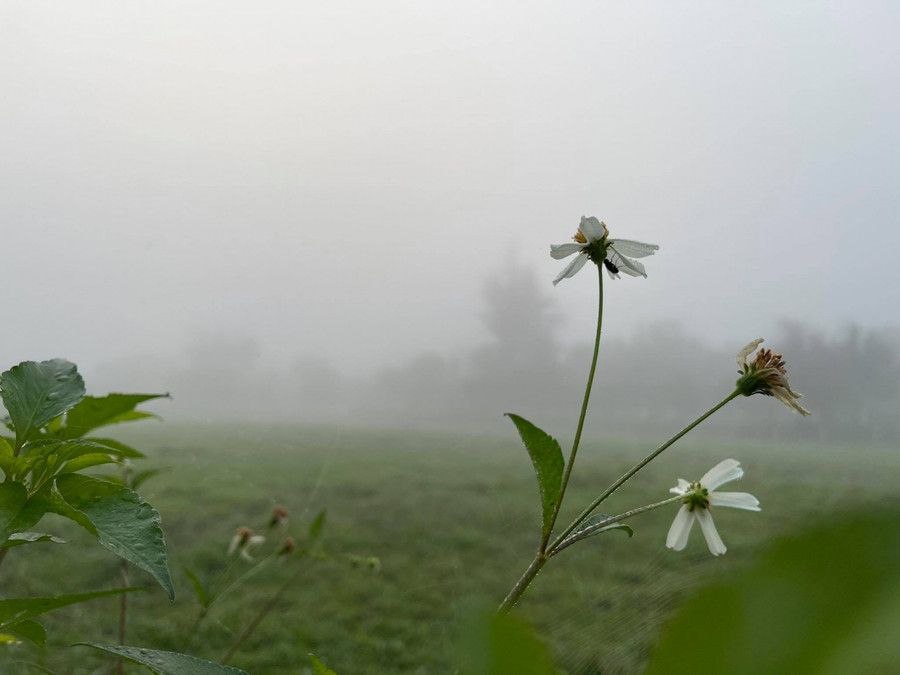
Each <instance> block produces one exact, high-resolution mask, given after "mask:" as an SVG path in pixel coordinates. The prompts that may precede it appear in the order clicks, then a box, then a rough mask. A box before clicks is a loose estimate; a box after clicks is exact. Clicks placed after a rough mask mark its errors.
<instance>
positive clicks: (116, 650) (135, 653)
mask: <svg viewBox="0 0 900 675" xmlns="http://www.w3.org/2000/svg"><path fill="white" fill-rule="evenodd" d="M79 645H80V646H83V647H93V648H94V649H100V650H102V651H105V652H109V653H110V654H115V655H116V656H121V657H122V658H123V659H127V660H129V661H133V662H134V663H139V664H141V665H142V666H147V668H149V669H150V670H152V671H153V672H154V673H156V674H157V675H247V673H246V672H244V671H243V670H238V669H237V668H231V667H230V666H220V665H218V664H217V663H213V662H211V661H204V660H203V659H198V658H195V657H193V656H187V655H186V654H176V653H175V652H160V651H157V650H155V649H144V648H142V647H116V646H113V645H100V644H95V643H91V642H80V643H79Z"/></svg>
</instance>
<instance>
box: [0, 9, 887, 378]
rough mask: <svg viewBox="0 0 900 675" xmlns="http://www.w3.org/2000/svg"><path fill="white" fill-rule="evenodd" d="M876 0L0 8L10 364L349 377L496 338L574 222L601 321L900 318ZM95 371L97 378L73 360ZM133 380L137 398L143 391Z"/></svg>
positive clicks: (750, 323)
mask: <svg viewBox="0 0 900 675" xmlns="http://www.w3.org/2000/svg"><path fill="white" fill-rule="evenodd" d="M898 31H900V7H898V5H897V4H895V3H890V2H843V3H807V2H789V3H785V2H766V3H752V4H747V3H737V2H722V3H699V2H698V3H687V2H679V3H665V2H659V3H619V2H596V1H590V2H568V3H530V2H511V3H500V2H492V3H461V2H437V1H433V2H377V3H371V2H340V3H325V2H269V3H238V2H223V1H221V0H216V1H215V2H187V3H186V2H153V3H119V2H78V3H35V2H11V1H9V0H4V1H3V2H0V85H2V92H3V93H2V96H0V148H2V150H0V177H2V180H0V224H2V225H0V227H2V234H3V236H2V243H3V265H2V268H0V270H2V271H0V281H2V284H3V291H4V300H5V302H4V305H5V312H4V317H5V320H4V322H3V323H4V325H3V339H2V341H0V344H2V349H0V356H2V357H3V358H4V359H5V360H4V364H3V367H4V368H5V367H7V366H8V365H12V364H13V363H15V362H18V361H19V360H24V359H44V358H51V357H57V356H60V357H65V358H68V359H70V360H73V361H76V362H77V363H79V364H80V365H81V366H82V370H83V371H85V372H86V374H87V375H89V373H90V371H91V369H92V368H99V367H101V366H103V365H104V364H109V363H114V362H116V361H117V360H120V359H125V358H132V357H136V356H148V357H153V358H154V359H157V360H159V359H165V358H167V356H168V355H172V354H176V353H183V352H184V350H185V349H187V348H188V347H187V346H188V345H196V344H197V342H198V340H201V341H202V338H203V336H216V337H223V336H224V337H226V338H229V337H230V338H232V339H234V340H236V341H237V342H238V343H240V344H244V342H243V341H249V342H248V344H251V345H253V349H255V350H257V351H258V357H259V360H260V363H265V364H269V365H273V364H274V365H277V364H279V363H289V362H294V361H296V360H297V359H298V358H309V357H312V356H315V357H321V358H324V359H326V360H328V361H330V362H332V363H333V364H334V365H335V367H336V368H338V369H339V370H340V371H341V372H344V373H352V372H371V371H374V370H375V369H377V368H379V367H382V366H384V365H385V364H390V363H397V362H401V361H404V360H406V359H408V358H409V357H410V355H412V354H416V353H420V352H427V351H433V352H437V353H450V352H453V351H454V350H457V349H460V348H463V347H466V346H471V345H473V344H477V343H478V342H479V341H481V340H483V339H484V337H485V326H484V322H483V321H482V318H483V315H482V313H481V310H482V304H481V297H482V289H483V287H484V284H485V280H486V279H488V278H489V277H491V276H492V275H494V274H496V273H497V272H498V271H501V270H503V269H504V266H505V265H509V264H511V263H510V261H512V262H513V263H514V264H516V265H526V266H530V267H533V268H535V269H537V270H538V271H539V273H540V275H541V277H542V278H544V279H546V284H547V287H548V292H549V293H550V295H551V298H552V300H553V302H554V303H555V304H556V306H557V308H556V311H557V312H558V315H559V317H560V321H561V330H562V332H563V335H564V336H568V337H569V338H570V339H569V341H570V342H576V341H583V340H586V339H589V338H590V335H591V334H592V331H593V321H594V311H595V310H594V303H595V296H596V287H595V284H596V282H595V275H594V273H593V271H592V270H586V271H583V272H582V273H581V274H579V275H578V276H576V277H575V278H573V279H570V280H566V281H564V282H562V283H561V284H560V285H559V286H558V287H556V288H551V287H550V282H551V280H552V279H553V277H554V276H555V275H556V274H557V272H558V271H559V269H560V268H561V263H560V262H558V261H553V260H551V259H550V257H549V255H548V250H549V244H550V243H562V242H564V241H567V240H568V239H569V237H571V236H572V234H573V233H574V232H575V228H576V226H577V225H578V222H579V219H580V217H581V216H582V215H596V216H597V217H599V218H601V219H603V220H604V221H605V222H606V223H607V225H609V227H610V230H611V233H612V236H613V237H622V238H631V239H638V240H642V241H648V242H653V243H657V244H659V245H660V251H659V253H658V255H656V256H655V257H653V258H650V259H648V260H647V261H646V262H647V269H648V272H649V278H648V279H646V280H644V279H631V278H624V279H622V280H621V281H618V282H615V283H614V284H607V294H606V295H607V309H606V317H607V322H606V330H607V334H608V335H610V336H611V337H613V338H622V337H627V336H628V335H634V334H635V333H636V332H637V331H640V330H641V327H643V326H648V325H652V324H653V323H654V322H657V321H659V320H663V319H680V320H681V321H683V322H684V323H685V324H686V325H688V326H689V327H690V330H691V332H692V333H694V334H700V335H704V336H707V337H708V339H710V340H711V341H713V342H716V343H721V344H723V345H728V346H729V347H731V346H735V347H739V346H740V345H742V344H744V343H745V342H747V341H749V340H750V339H753V338H756V337H759V336H765V335H767V334H769V333H772V332H774V329H775V326H776V325H777V324H778V322H779V321H780V320H782V319H783V318H785V317H788V318H790V319H792V320H795V321H798V322H801V323H804V324H807V325H810V326H816V327H822V328H829V327H833V326H838V325H842V324H845V323H849V322H855V323H858V324H860V325H862V326H864V327H865V326H876V327H877V326H889V325H897V324H900V310H898V307H900V291H898V288H900V283H898V282H900V274H898V271H897V268H898V265H897V260H896V258H897V252H898V249H900V234H898V225H900V196H898V190H897V186H898V183H900V181H898V177H900V171H898V169H900V153H898V150H900V142H898V141H900V123H898V120H900V78H898V77H897V73H898V72H900V43H898V40H897V39H896V36H897V35H898ZM88 382H89V386H90V378H89V377H88ZM122 387H123V388H129V389H132V390H134V389H140V388H141V387H140V383H133V384H132V385H130V386H129V385H128V384H127V383H122Z"/></svg>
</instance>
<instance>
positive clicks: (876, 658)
mask: <svg viewBox="0 0 900 675" xmlns="http://www.w3.org/2000/svg"><path fill="white" fill-rule="evenodd" d="M897 522H898V514H897V513H882V514H873V515H859V516H857V517H854V518H851V519H841V521H840V522H837V523H834V524H830V525H824V526H819V527H818V528H817V529H815V530H811V531H809V532H807V533H804V534H802V535H801V536H798V537H790V538H785V539H781V540H779V541H777V542H776V543H775V544H774V545H773V546H772V548H771V549H770V550H769V551H767V552H766V553H764V554H763V555H762V556H761V557H760V559H759V560H758V561H757V562H756V564H755V565H754V566H753V567H752V568H751V569H749V570H748V571H746V572H745V573H744V574H742V575H740V576H739V577H737V578H735V579H733V580H730V581H726V582H722V583H718V584H715V585H713V586H711V587H708V588H705V589H703V590H702V591H700V592H699V593H698V594H697V595H696V596H695V597H694V598H693V599H692V600H690V601H689V602H688V603H687V604H686V605H685V606H684V607H683V608H682V609H681V610H680V611H679V612H678V614H677V615H676V616H675V617H674V619H673V620H672V621H671V622H670V623H669V624H668V626H667V627H666V629H665V631H664V633H663V636H662V640H661V642H660V644H659V647H658V649H657V650H656V653H655V654H654V656H653V659H652V661H651V665H650V669H649V671H648V672H649V673H664V674H665V675H673V674H674V675H677V674H678V673H691V674H694V673H697V672H706V673H728V674H729V675H742V674H743V673H747V674H748V675H749V674H751V673H752V674H754V675H756V674H758V673H766V674H767V675H769V674H771V675H778V674H781V673H784V674H787V673H819V674H825V675H838V674H846V673H897V672H900V640H898V639H897V636H898V635H900V528H898V527H897Z"/></svg>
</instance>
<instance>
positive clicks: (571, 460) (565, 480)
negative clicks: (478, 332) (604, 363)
mask: <svg viewBox="0 0 900 675" xmlns="http://www.w3.org/2000/svg"><path fill="white" fill-rule="evenodd" d="M597 280H598V289H599V296H598V300H597V334H596V336H595V337H594V355H593V356H592V357H591V370H590V373H588V380H587V386H586V387H585V388H584V400H583V401H582V403H581V415H580V416H579V417H578V428H577V429H576V430H575V440H574V441H572V451H571V452H570V453H569V461H568V463H567V464H566V471H565V473H564V474H563V479H562V484H561V485H560V488H559V499H557V500H556V508H555V509H554V510H553V517H552V518H551V519H550V527H548V528H547V533H546V534H545V535H544V536H543V537H542V538H541V547H540V551H539V554H538V557H540V556H541V555H542V554H544V553H545V552H546V551H547V541H548V540H549V539H550V533H551V531H552V530H553V526H554V525H555V524H556V519H557V518H558V517H559V510H560V508H562V503H563V497H564V496H565V494H566V488H567V487H568V485H569V476H571V475H572V467H573V466H575V455H577V454H578V446H579V444H580V443H581V432H582V431H583V430H584V420H585V418H586V417H587V409H588V402H589V401H590V399H591V389H592V387H593V385H594V373H596V372H597V354H598V352H599V351H600V336H601V334H602V332H603V266H602V265H597ZM516 585H517V586H518V584H516ZM523 590H524V589H523Z"/></svg>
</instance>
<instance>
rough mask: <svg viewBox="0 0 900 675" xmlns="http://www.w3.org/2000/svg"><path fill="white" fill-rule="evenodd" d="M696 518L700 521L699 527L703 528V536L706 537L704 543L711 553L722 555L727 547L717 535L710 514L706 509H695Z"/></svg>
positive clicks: (717, 532)
mask: <svg viewBox="0 0 900 675" xmlns="http://www.w3.org/2000/svg"><path fill="white" fill-rule="evenodd" d="M696 514H697V520H699V521H700V529H701V530H703V536H704V537H705V538H706V545H707V546H708V547H709V552H710V553H712V554H713V555H722V554H723V553H725V551H727V550H728V549H727V548H725V542H723V541H722V537H720V536H719V531H718V530H717V529H716V524H715V523H714V522H713V518H712V514H711V513H710V512H709V511H707V510H706V509H696Z"/></svg>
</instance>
